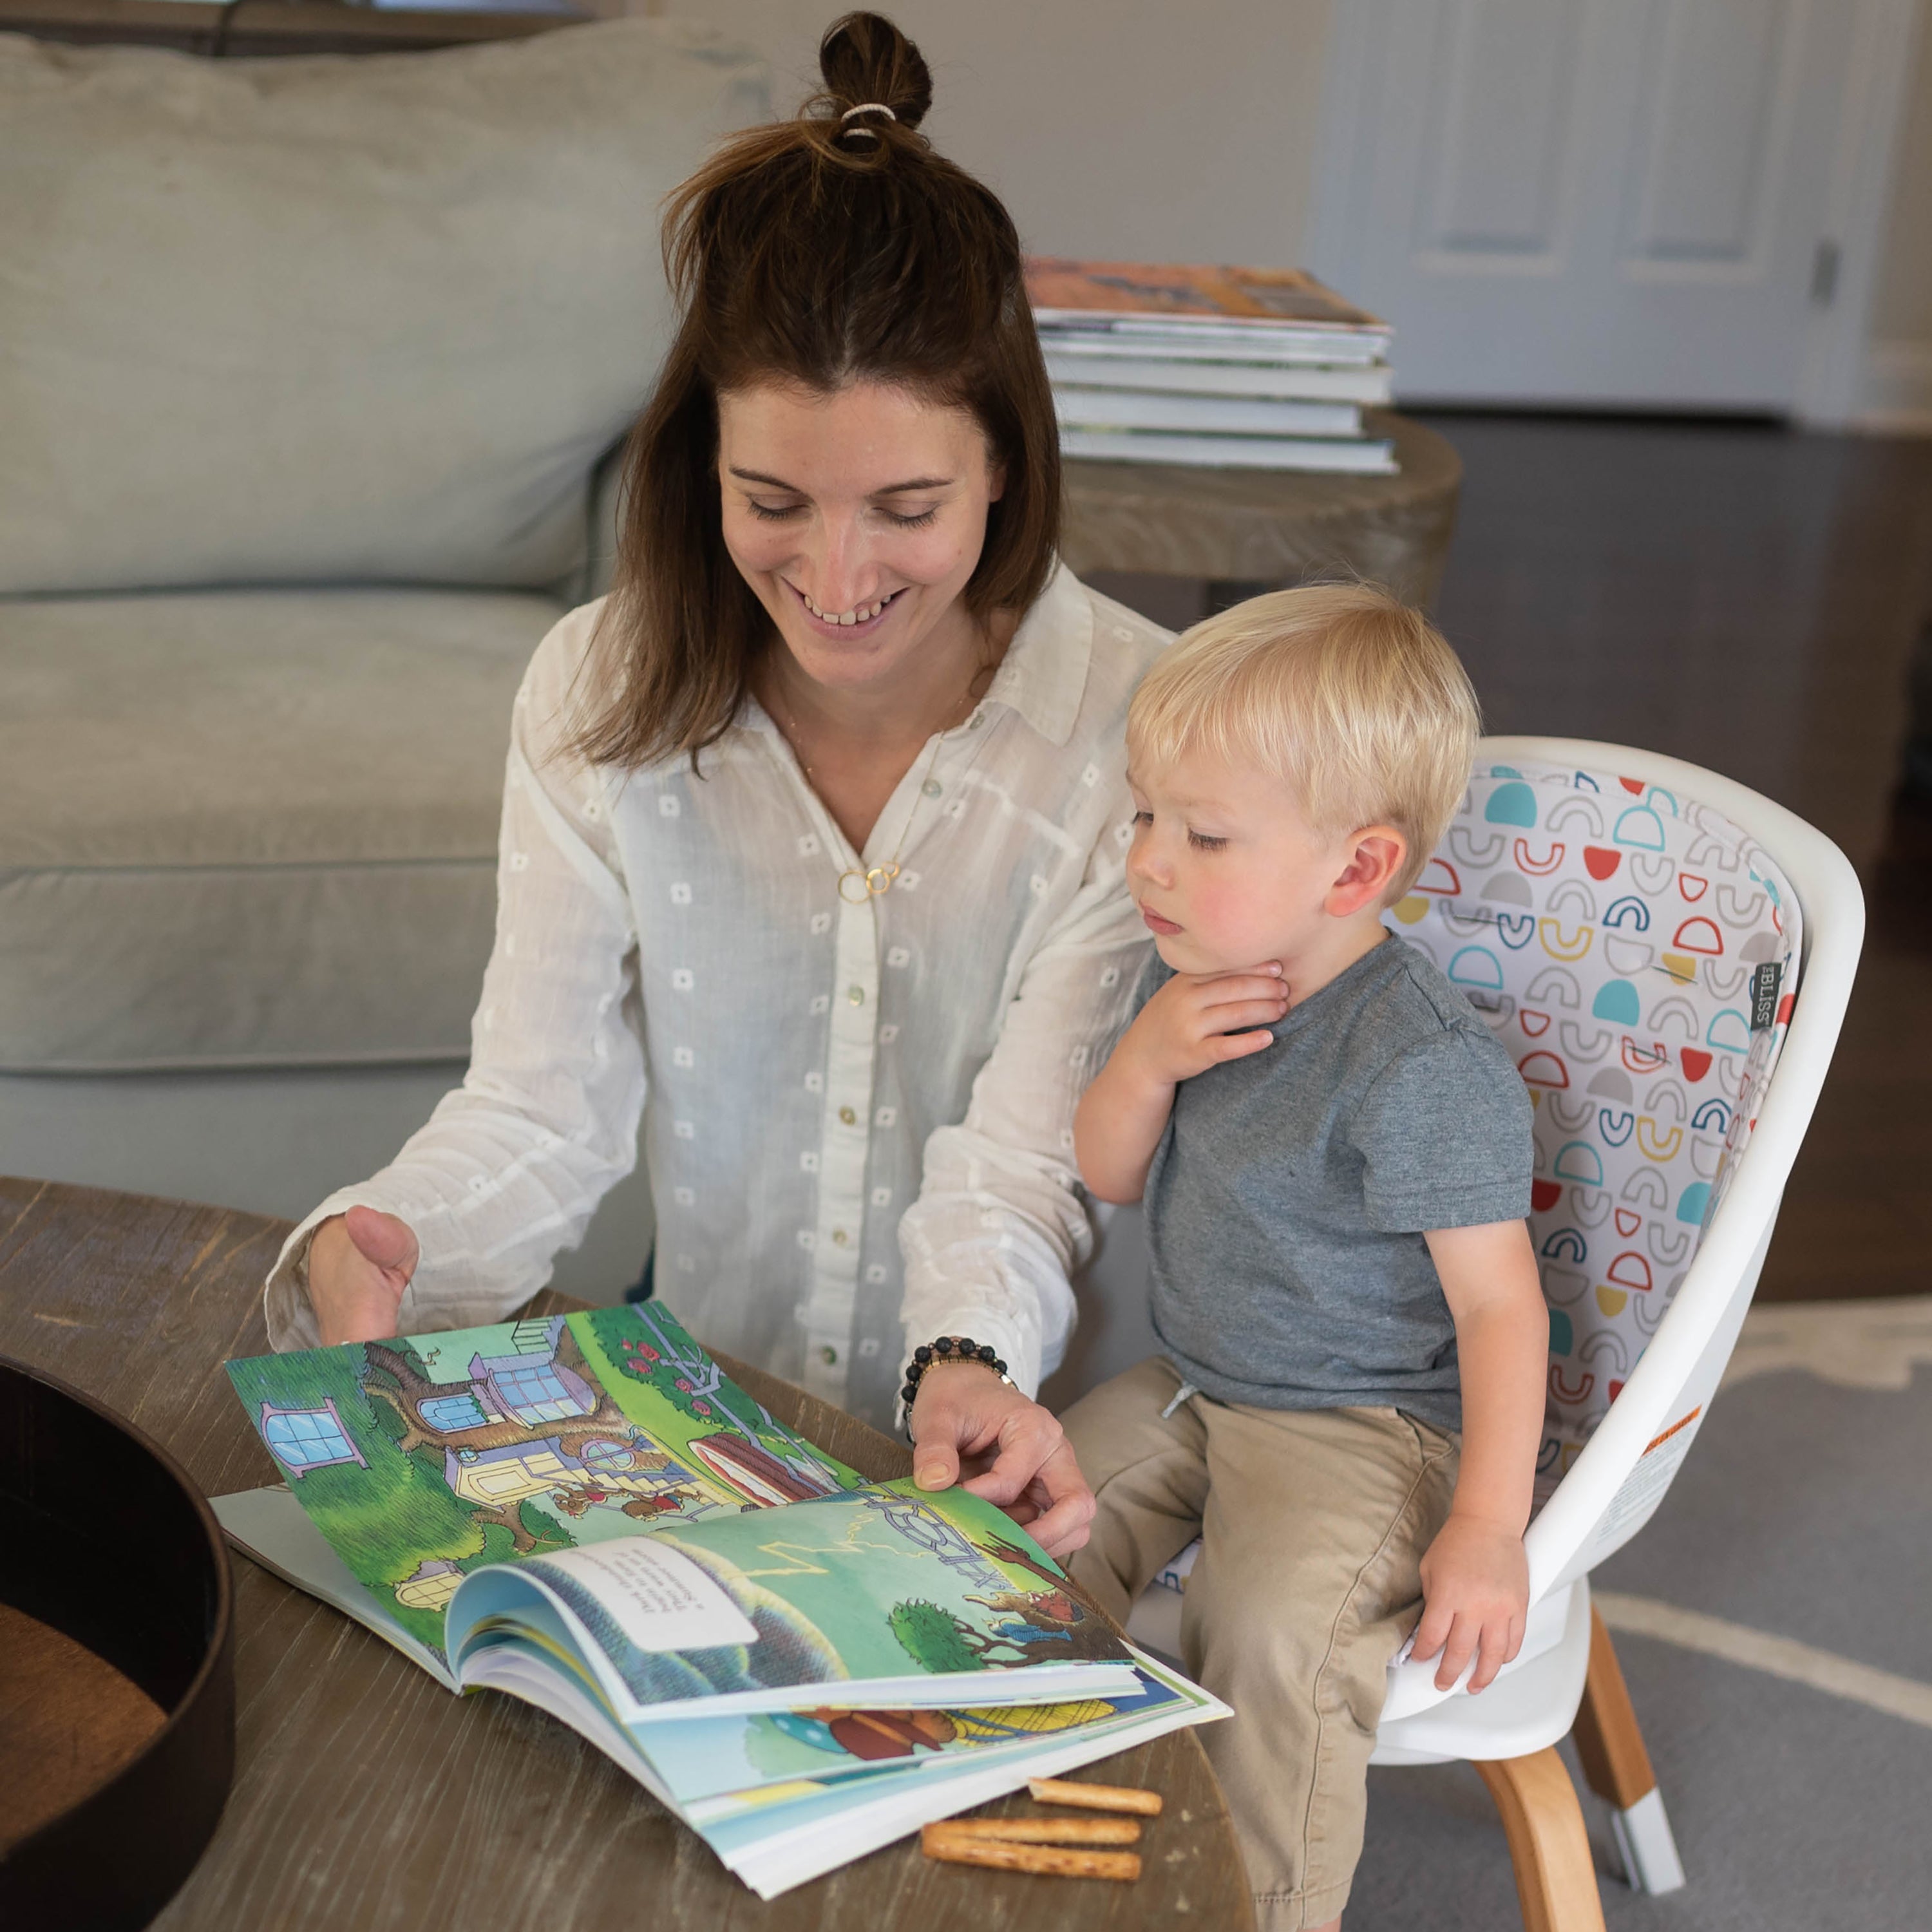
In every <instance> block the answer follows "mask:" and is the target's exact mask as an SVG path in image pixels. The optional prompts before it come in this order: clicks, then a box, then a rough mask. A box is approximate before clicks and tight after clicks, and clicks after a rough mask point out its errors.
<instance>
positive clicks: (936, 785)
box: [919, 778, 946, 798]
mask: <svg viewBox="0 0 1932 1932" xmlns="http://www.w3.org/2000/svg"><path fill="white" fill-rule="evenodd" d="M945 789H946V787H944V785H942V784H941V783H940V782H939V781H938V779H937V778H928V779H927V780H926V782H925V784H922V785H921V786H920V787H919V790H921V791H922V792H924V793H925V794H926V796H927V797H928V798H937V797H938V796H939V794H940V793H941V792H942V791H944V790H945Z"/></svg>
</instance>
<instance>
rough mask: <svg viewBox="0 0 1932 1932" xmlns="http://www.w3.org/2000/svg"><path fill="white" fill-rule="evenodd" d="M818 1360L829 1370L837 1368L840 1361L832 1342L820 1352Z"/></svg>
mask: <svg viewBox="0 0 1932 1932" xmlns="http://www.w3.org/2000/svg"><path fill="white" fill-rule="evenodd" d="M818 1359H819V1360H820V1361H821V1362H823V1364H825V1366H826V1367H827V1368H828V1369H829V1368H832V1367H835V1366H836V1364H837V1363H838V1350H837V1349H835V1348H834V1347H833V1346H832V1344H831V1343H829V1342H828V1343H826V1345H825V1346H824V1347H823V1348H822V1349H820V1350H819V1352H818Z"/></svg>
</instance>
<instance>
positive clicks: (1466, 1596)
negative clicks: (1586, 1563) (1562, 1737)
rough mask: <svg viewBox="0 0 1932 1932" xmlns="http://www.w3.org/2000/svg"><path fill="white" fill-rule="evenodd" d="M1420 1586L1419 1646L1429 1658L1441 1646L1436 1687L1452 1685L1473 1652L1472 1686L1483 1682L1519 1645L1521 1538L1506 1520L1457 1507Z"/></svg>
mask: <svg viewBox="0 0 1932 1932" xmlns="http://www.w3.org/2000/svg"><path fill="white" fill-rule="evenodd" d="M1422 1592H1423V1610H1422V1621H1421V1622H1420V1623H1419V1624H1418V1625H1416V1627H1415V1652H1414V1655H1415V1657H1416V1658H1417V1659H1418V1661H1421V1662H1424V1663H1427V1661H1428V1660H1429V1659H1430V1658H1432V1657H1433V1656H1434V1655H1436V1652H1438V1651H1440V1652H1442V1664H1441V1665H1440V1667H1439V1668H1438V1669H1437V1670H1436V1689H1437V1690H1439V1691H1448V1690H1451V1689H1453V1688H1454V1685H1455V1682H1456V1680H1457V1678H1459V1677H1460V1676H1462V1674H1463V1671H1464V1670H1465V1669H1466V1667H1467V1666H1468V1664H1469V1660H1470V1658H1472V1657H1473V1658H1475V1660H1476V1669H1475V1675H1474V1676H1472V1677H1471V1678H1470V1679H1469V1688H1470V1689H1471V1690H1472V1691H1481V1690H1484V1689H1485V1688H1487V1687H1488V1686H1489V1685H1490V1684H1492V1683H1493V1682H1495V1680H1496V1673H1497V1672H1498V1671H1499V1670H1502V1667H1503V1666H1504V1665H1505V1664H1507V1663H1508V1662H1509V1661H1510V1660H1511V1658H1513V1657H1514V1656H1515V1655H1516V1654H1517V1652H1518V1651H1520V1649H1522V1648H1523V1623H1524V1620H1525V1619H1526V1617H1527V1616H1529V1560H1528V1559H1527V1558H1526V1556H1524V1554H1523V1538H1521V1537H1520V1535H1514V1534H1513V1533H1512V1532H1511V1531H1510V1529H1508V1527H1507V1526H1505V1525H1504V1524H1502V1523H1491V1522H1488V1521H1486V1520H1484V1519H1483V1518H1481V1517H1468V1516H1458V1515H1457V1514H1456V1513H1455V1512H1454V1511H1453V1510H1452V1511H1451V1512H1450V1515H1449V1520H1448V1522H1447V1523H1445V1524H1444V1525H1443V1526H1442V1529H1441V1531H1440V1532H1439V1533H1438V1535H1437V1536H1436V1541H1434V1542H1433V1543H1432V1544H1430V1546H1429V1548H1428V1550H1427V1553H1426V1554H1425V1555H1424V1557H1423V1559H1422Z"/></svg>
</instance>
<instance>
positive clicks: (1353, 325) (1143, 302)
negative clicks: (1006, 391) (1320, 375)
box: [1026, 256, 1391, 362]
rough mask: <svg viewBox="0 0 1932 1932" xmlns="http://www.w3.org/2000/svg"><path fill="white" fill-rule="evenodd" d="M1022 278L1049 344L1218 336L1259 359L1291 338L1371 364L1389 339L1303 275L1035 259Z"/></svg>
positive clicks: (1374, 321)
mask: <svg viewBox="0 0 1932 1932" xmlns="http://www.w3.org/2000/svg"><path fill="white" fill-rule="evenodd" d="M1026 279H1027V299H1028V301H1029V302H1031V305H1032V306H1033V311H1034V320H1035V321H1036V322H1037V323H1038V324H1039V326H1040V329H1042V331H1043V332H1044V333H1045V334H1046V335H1048V336H1049V338H1051V337H1052V335H1054V334H1055V333H1056V332H1059V331H1061V330H1063V329H1081V330H1096V329H1097V330H1103V331H1112V332H1118V333H1121V334H1124V335H1142V334H1147V333H1150V332H1151V333H1154V334H1156V335H1163V334H1165V335H1173V336H1175V337H1176V338H1186V337H1193V338H1196V339H1209V338H1214V337H1217V336H1219V337H1222V338H1226V339H1227V340H1228V341H1230V342H1233V343H1245V344H1247V345H1248V347H1249V348H1250V350H1253V351H1254V352H1256V353H1261V352H1262V351H1264V350H1265V348H1266V347H1267V345H1268V344H1269V343H1271V342H1275V343H1277V344H1281V345H1286V344H1287V343H1289V341H1298V342H1307V343H1312V344H1314V345H1316V346H1317V347H1325V348H1326V349H1327V350H1328V351H1329V352H1330V353H1331V354H1332V355H1333V356H1334V357H1335V358H1336V359H1337V360H1346V361H1362V362H1373V361H1376V360H1378V359H1380V358H1381V357H1382V356H1385V355H1386V354H1387V353H1388V346H1389V341H1390V338H1391V330H1390V329H1389V326H1388V323H1385V322H1384V321H1382V320H1381V318H1380V317H1377V316H1373V315H1371V314H1369V312H1368V311H1367V310H1366V309H1363V308H1358V307H1356V305H1355V304H1354V303H1353V302H1346V301H1344V300H1343V298H1342V297H1341V296H1338V295H1337V293H1335V292H1334V290H1332V289H1331V288H1328V287H1325V286H1324V285H1323V284H1322V283H1320V282H1318V281H1316V279H1315V278H1314V277H1313V275H1310V274H1308V273H1307V272H1306V271H1305V270H1303V269H1251V268H1234V267H1228V266H1211V265H1208V264H1196V263H1148V262H1079V261H1069V260H1064V259H1062V258H1061V257H1052V256H1034V257H1030V258H1029V259H1028V263H1027V265H1026Z"/></svg>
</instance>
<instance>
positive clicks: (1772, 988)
mask: <svg viewBox="0 0 1932 1932" xmlns="http://www.w3.org/2000/svg"><path fill="white" fill-rule="evenodd" d="M1783 978H1784V968H1783V966H1781V965H1779V964H1778V962H1776V961H1775V960H1774V961H1773V962H1772V963H1771V964H1770V965H1768V966H1760V968H1758V969H1757V971H1756V972H1754V974H1752V975H1751V1031H1752V1032H1754V1033H1756V1032H1757V1031H1758V1029H1759V1028H1760V1027H1768V1026H1770V1025H1773V1024H1775V1022H1776V1020H1777V1019H1778V983H1779V982H1780V981H1781V980H1782V979H1783Z"/></svg>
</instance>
